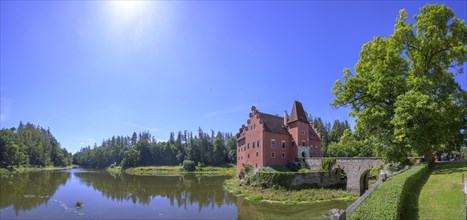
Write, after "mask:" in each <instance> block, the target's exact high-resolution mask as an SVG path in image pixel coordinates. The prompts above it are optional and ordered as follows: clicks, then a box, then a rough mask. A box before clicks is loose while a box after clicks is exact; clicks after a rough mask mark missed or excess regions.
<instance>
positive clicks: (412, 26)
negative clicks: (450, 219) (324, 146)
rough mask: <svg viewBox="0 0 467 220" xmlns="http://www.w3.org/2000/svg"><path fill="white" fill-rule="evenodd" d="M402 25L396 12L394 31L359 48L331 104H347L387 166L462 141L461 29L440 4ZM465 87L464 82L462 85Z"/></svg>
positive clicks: (464, 37) (403, 17)
mask: <svg viewBox="0 0 467 220" xmlns="http://www.w3.org/2000/svg"><path fill="white" fill-rule="evenodd" d="M414 21H415V23H411V22H408V21H407V13H406V11H405V10H401V11H400V16H399V18H397V20H396V24H395V27H394V33H393V34H392V35H391V36H390V37H379V36H378V37H375V38H374V39H373V40H372V41H370V42H368V43H366V44H364V45H363V47H362V50H361V52H360V60H359V61H358V63H357V64H356V66H355V73H354V74H352V73H351V72H350V70H349V69H345V70H344V76H343V79H342V80H337V81H336V82H335V85H334V88H333V94H334V95H335V99H334V101H333V102H332V105H334V106H336V107H339V106H349V107H350V108H351V109H352V111H351V113H350V115H351V116H353V117H356V127H355V129H356V132H357V134H358V135H359V136H360V137H363V138H365V139H366V140H371V141H373V143H377V144H373V146H378V149H377V150H378V151H379V152H380V153H381V154H382V155H384V156H385V157H386V158H387V159H388V160H389V161H398V160H399V159H400V158H402V157H404V156H410V155H420V156H422V155H423V156H424V157H425V159H426V160H427V161H428V162H432V161H433V152H434V151H437V150H440V149H446V148H447V149H449V148H456V147H458V146H461V145H462V144H465V139H466V133H465V132H466V127H467V126H466V121H467V120H466V118H467V117H466V114H467V112H466V103H467V101H466V100H467V95H466V92H465V91H464V90H463V89H462V88H461V87H460V85H459V84H458V83H457V82H456V81H455V79H454V76H455V75H457V74H462V73H463V71H464V70H463V68H462V67H463V65H464V63H465V62H466V59H467V57H466V55H467V46H466V44H467V27H466V26H465V23H464V21H463V20H461V19H459V18H457V17H456V16H455V14H454V12H453V11H452V10H451V9H449V8H448V7H446V6H444V5H426V6H424V7H423V8H421V9H420V14H418V15H415V16H414ZM463 83H465V81H464V82H463Z"/></svg>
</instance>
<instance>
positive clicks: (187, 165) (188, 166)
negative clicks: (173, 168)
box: [183, 160, 196, 171]
mask: <svg viewBox="0 0 467 220" xmlns="http://www.w3.org/2000/svg"><path fill="white" fill-rule="evenodd" d="M183 169H184V170H186V171H195V169H196V166H195V162H193V161H191V160H184V161H183Z"/></svg>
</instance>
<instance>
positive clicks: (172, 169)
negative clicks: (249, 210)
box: [105, 166, 236, 176]
mask: <svg viewBox="0 0 467 220" xmlns="http://www.w3.org/2000/svg"><path fill="white" fill-rule="evenodd" d="M105 170H106V171H107V172H109V173H111V174H121V173H126V174H129V175H135V176H179V175H185V174H200V175H207V176H210V175H212V176H235V173H236V168H235V167H233V166H232V167H212V166H207V167H196V170H195V171H186V170H184V169H183V168H182V167H181V166H141V167H132V168H128V169H126V170H122V168H121V167H119V166H118V167H113V168H107V169H105Z"/></svg>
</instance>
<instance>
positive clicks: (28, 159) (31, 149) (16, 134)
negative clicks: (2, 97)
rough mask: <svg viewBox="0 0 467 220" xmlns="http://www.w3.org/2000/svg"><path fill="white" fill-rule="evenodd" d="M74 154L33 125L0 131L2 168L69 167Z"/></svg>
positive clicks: (47, 132) (21, 123)
mask: <svg viewBox="0 0 467 220" xmlns="http://www.w3.org/2000/svg"><path fill="white" fill-rule="evenodd" d="M71 162H72V154H71V153H70V152H68V151H67V150H66V149H65V148H61V147H60V143H59V142H58V141H57V139H55V137H54V136H53V135H52V133H51V132H50V129H45V128H42V127H40V126H35V125H33V124H31V123H29V122H28V123H26V124H23V122H20V123H19V125H18V127H17V128H15V127H12V128H9V129H2V130H0V167H5V168H10V169H11V168H13V167H14V166H68V165H71Z"/></svg>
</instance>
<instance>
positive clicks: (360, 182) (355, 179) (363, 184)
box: [305, 157, 383, 195]
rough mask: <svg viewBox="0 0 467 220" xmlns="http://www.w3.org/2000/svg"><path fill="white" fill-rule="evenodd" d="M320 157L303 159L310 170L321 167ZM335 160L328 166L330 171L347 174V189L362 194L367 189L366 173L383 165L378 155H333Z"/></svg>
mask: <svg viewBox="0 0 467 220" xmlns="http://www.w3.org/2000/svg"><path fill="white" fill-rule="evenodd" d="M321 158H322V157H308V158H306V159H305V161H306V163H307V164H308V167H310V169H312V170H317V169H320V168H321ZM335 159H336V162H335V163H334V164H333V165H332V166H331V167H330V171H332V172H341V171H342V170H343V171H344V172H345V174H346V175H347V191H349V192H351V193H354V194H356V195H362V194H363V193H365V190H367V189H368V174H369V171H370V169H371V168H372V167H374V166H379V165H383V160H382V158H379V157H335Z"/></svg>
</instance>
